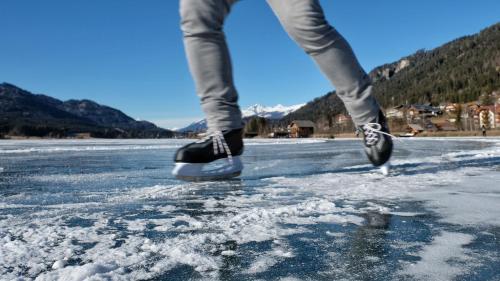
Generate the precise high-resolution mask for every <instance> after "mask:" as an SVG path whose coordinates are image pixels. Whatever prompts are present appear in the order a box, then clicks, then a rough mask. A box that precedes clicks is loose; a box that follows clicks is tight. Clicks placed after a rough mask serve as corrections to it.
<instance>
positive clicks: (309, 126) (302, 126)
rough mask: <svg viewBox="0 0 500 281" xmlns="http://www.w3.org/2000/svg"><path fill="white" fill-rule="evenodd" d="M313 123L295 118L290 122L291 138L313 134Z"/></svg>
mask: <svg viewBox="0 0 500 281" xmlns="http://www.w3.org/2000/svg"><path fill="white" fill-rule="evenodd" d="M314 127H315V124H314V123H313V122H312V121H309V120H295V121H292V123H291V124H290V137H291V138H308V137H311V136H312V135H313V134H314Z"/></svg>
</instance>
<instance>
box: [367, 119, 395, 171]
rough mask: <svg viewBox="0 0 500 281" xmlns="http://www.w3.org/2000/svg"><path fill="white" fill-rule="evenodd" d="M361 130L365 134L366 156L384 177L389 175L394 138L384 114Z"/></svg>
mask: <svg viewBox="0 0 500 281" xmlns="http://www.w3.org/2000/svg"><path fill="white" fill-rule="evenodd" d="M359 130H360V131H361V132H362V133H363V142H364V145H365V153H366V156H368V159H369V160H370V162H371V163H372V164H373V165H374V166H375V167H378V168H380V172H381V173H382V174H383V175H388V174H389V170H390V162H389V159H390V158H391V155H392V149H393V142H392V138H393V137H394V136H393V135H391V134H390V133H389V127H388V126H387V121H386V119H385V116H384V114H383V113H382V112H380V113H379V116H378V117H377V118H376V119H375V120H373V121H372V122H370V123H367V124H364V125H362V126H360V127H359Z"/></svg>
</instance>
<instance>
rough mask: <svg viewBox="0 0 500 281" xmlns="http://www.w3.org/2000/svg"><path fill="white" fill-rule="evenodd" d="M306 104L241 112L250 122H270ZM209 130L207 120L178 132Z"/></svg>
mask: <svg viewBox="0 0 500 281" xmlns="http://www.w3.org/2000/svg"><path fill="white" fill-rule="evenodd" d="M304 105H305V104H297V105H292V106H284V105H281V104H278V105H276V106H264V105H260V104H254V105H252V106H249V107H248V108H246V109H243V110H242V111H241V113H242V115H243V119H245V120H248V119H249V118H252V117H262V118H266V119H269V120H280V119H282V118H283V117H285V116H286V115H288V114H290V113H292V112H294V111H296V110H298V109H299V108H301V107H302V106H304ZM206 130H207V120H206V119H202V120H199V121H196V122H193V123H191V124H189V125H188V126H186V127H184V128H182V129H178V130H177V132H180V133H188V132H192V133H199V132H204V131H206Z"/></svg>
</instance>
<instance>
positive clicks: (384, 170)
mask: <svg viewBox="0 0 500 281" xmlns="http://www.w3.org/2000/svg"><path fill="white" fill-rule="evenodd" d="M379 169H380V173H382V175H384V176H388V175H389V173H390V171H391V163H389V162H387V163H385V164H384V165H382V166H380V167H379Z"/></svg>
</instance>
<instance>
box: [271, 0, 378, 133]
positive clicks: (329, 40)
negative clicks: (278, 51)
mask: <svg viewBox="0 0 500 281" xmlns="http://www.w3.org/2000/svg"><path fill="white" fill-rule="evenodd" d="M268 3H269V5H270V6H271V7H272V9H273V11H274V13H275V14H276V15H277V17H278V19H279V20H280V22H281V24H282V25H283V27H284V28H285V30H286V31H287V32H288V34H289V35H290V36H291V37H292V38H293V39H294V40H295V41H296V42H297V43H298V44H299V45H300V46H301V47H302V48H303V49H304V50H305V51H306V52H307V53H308V54H309V55H310V56H311V57H312V58H313V59H314V61H315V62H316V63H317V64H318V66H319V67H320V69H321V71H322V72H323V73H324V74H325V75H326V76H327V78H328V79H329V80H330V81H331V83H332V84H333V85H334V86H335V88H336V90H337V94H338V95H339V97H340V98H341V99H342V101H343V102H344V104H345V106H346V108H347V110H348V111H349V114H350V115H351V116H352V119H353V121H354V122H355V123H356V124H357V125H358V126H359V125H362V124H366V123H369V122H372V121H373V120H374V119H376V118H377V116H378V114H379V110H380V108H379V105H378V104H377V101H376V100H375V98H374V97H373V96H372V86H371V80H370V78H369V77H368V75H366V73H365V71H364V70H363V69H362V67H361V66H360V64H359V63H358V60H357V59H356V57H355V55H354V53H353V51H352V49H351V47H350V46H349V44H348V43H347V41H346V40H345V39H344V38H343V37H342V35H340V34H339V33H338V32H337V31H336V30H335V29H334V28H333V27H332V26H331V25H330V24H329V23H328V22H327V21H326V19H325V16H324V14H323V10H322V8H321V5H320V4H319V1H318V0H286V1H285V0H268Z"/></svg>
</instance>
